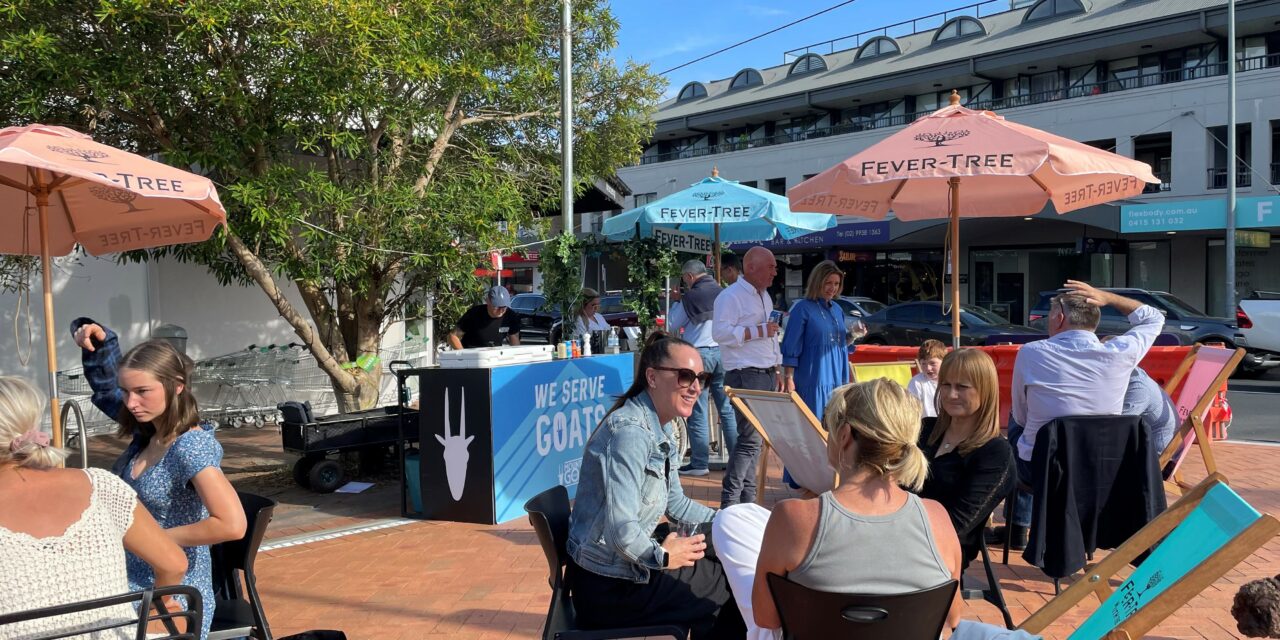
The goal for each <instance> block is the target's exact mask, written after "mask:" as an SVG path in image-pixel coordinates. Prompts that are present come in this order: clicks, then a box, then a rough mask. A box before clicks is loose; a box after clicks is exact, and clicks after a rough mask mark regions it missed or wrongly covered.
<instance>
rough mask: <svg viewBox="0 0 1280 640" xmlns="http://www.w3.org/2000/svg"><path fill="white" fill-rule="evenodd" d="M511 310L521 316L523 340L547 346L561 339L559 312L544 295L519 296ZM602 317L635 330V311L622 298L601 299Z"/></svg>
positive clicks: (525, 294)
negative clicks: (628, 307)
mask: <svg viewBox="0 0 1280 640" xmlns="http://www.w3.org/2000/svg"><path fill="white" fill-rule="evenodd" d="M511 311H513V312H515V313H518V314H520V341H521V342H525V343H528V344H546V343H549V342H554V341H556V340H559V339H560V336H561V333H562V332H561V326H560V310H559V309H557V308H555V305H551V304H548V303H547V297H546V296H544V295H542V294H541V293H518V294H516V295H515V296H513V297H512V298H511ZM600 315H602V316H604V320H605V322H608V323H609V324H610V325H611V326H614V327H634V326H636V324H637V320H636V312H634V311H631V310H630V309H627V308H626V307H625V306H623V304H622V296H621V295H605V296H600Z"/></svg>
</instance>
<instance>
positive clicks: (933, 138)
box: [916, 129, 969, 147]
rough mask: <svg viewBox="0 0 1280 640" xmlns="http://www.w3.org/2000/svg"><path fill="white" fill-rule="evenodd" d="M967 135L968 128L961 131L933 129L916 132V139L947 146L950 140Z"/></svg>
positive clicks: (936, 145)
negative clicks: (927, 131) (926, 131)
mask: <svg viewBox="0 0 1280 640" xmlns="http://www.w3.org/2000/svg"><path fill="white" fill-rule="evenodd" d="M967 135H969V131H968V130H967V129H961V130H959V131H932V132H929V133H918V134H916V140H919V141H920V142H932V143H933V146H935V147H945V146H947V143H948V142H951V141H952V140H957V139H959V138H963V137H965V136H967Z"/></svg>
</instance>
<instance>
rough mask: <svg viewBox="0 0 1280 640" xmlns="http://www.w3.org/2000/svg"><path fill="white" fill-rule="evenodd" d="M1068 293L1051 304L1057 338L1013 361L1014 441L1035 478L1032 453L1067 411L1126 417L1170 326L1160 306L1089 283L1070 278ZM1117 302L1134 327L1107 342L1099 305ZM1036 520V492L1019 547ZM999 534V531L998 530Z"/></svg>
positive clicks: (1021, 516) (1017, 533) (1023, 469)
mask: <svg viewBox="0 0 1280 640" xmlns="http://www.w3.org/2000/svg"><path fill="white" fill-rule="evenodd" d="M1066 288H1067V289H1068V291H1067V292H1066V293H1062V294H1060V295H1058V296H1055V297H1054V298H1053V299H1052V300H1051V301H1050V302H1049V317H1048V319H1047V324H1048V329H1049V336H1050V337H1049V339H1048V340H1040V341H1037V342H1032V343H1029V344H1026V345H1023V346H1022V347H1021V348H1020V349H1019V350H1018V359H1017V360H1016V361H1014V365H1013V388H1012V392H1011V393H1012V396H1013V398H1012V399H1013V411H1012V416H1011V424H1010V426H1009V441H1010V442H1011V443H1012V444H1013V446H1014V451H1015V453H1016V456H1015V457H1016V466H1017V468H1018V476H1019V478H1020V479H1021V480H1022V481H1023V482H1024V483H1027V484H1030V482H1031V452H1032V450H1033V449H1034V448H1035V444H1036V435H1037V434H1038V433H1039V431H1040V428H1041V427H1043V426H1044V425H1046V424H1048V423H1049V422H1052V421H1053V420H1054V418H1061V417H1065V416H1089V415H1121V413H1122V409H1123V407H1124V394H1125V391H1126V390H1127V389H1128V387H1129V375H1130V374H1131V373H1132V372H1133V370H1134V368H1135V367H1137V366H1138V363H1139V362H1141V361H1142V358H1143V357H1145V356H1146V355H1147V350H1149V349H1150V348H1151V345H1152V344H1153V343H1154V342H1155V340H1156V337H1157V336H1159V335H1160V330H1161V329H1162V328H1164V315H1163V314H1161V313H1160V311H1158V310H1157V309H1155V308H1153V307H1150V306H1147V305H1144V304H1142V303H1141V302H1138V301H1137V300H1132V299H1130V298H1126V297H1124V296H1121V295H1117V294H1115V293H1111V292H1109V291H1102V290H1100V289H1096V288H1094V287H1092V286H1090V285H1089V284H1087V283H1084V282H1078V281H1075V280H1068V281H1067V284H1066ZM1107 305H1110V306H1112V307H1115V308H1116V310H1117V311H1119V312H1120V313H1122V314H1124V315H1126V316H1128V317H1129V324H1130V325H1132V327H1131V328H1130V329H1129V331H1128V332H1126V333H1125V334H1124V335H1121V336H1117V337H1115V338H1113V339H1111V340H1109V341H1107V342H1105V343H1104V342H1101V341H1099V340H1098V336H1097V335H1095V334H1094V331H1095V330H1096V329H1097V328H1098V321H1099V320H1100V319H1101V313H1100V312H1099V307H1103V306H1107ZM1030 524H1031V496H1030V495H1029V494H1024V493H1019V494H1018V497H1017V501H1016V502H1015V505H1014V512H1013V526H1014V531H1013V533H1014V542H1015V545H1014V546H1018V544H1017V543H1019V542H1021V543H1022V545H1023V546H1025V542H1024V540H1025V538H1026V533H1027V531H1026V528H1027V527H1028V526H1029V525H1030ZM997 534H999V532H997Z"/></svg>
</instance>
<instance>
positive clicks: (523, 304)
mask: <svg viewBox="0 0 1280 640" xmlns="http://www.w3.org/2000/svg"><path fill="white" fill-rule="evenodd" d="M511 312H514V313H517V314H519V315H520V342H522V343H527V344H546V343H548V342H550V341H551V328H552V327H553V326H558V325H559V324H560V310H559V309H556V308H555V305H550V304H547V297H546V296H544V295H542V294H541V293H517V294H516V295H514V296H512V297H511Z"/></svg>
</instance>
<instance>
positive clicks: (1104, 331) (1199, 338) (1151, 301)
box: [1027, 288, 1237, 349]
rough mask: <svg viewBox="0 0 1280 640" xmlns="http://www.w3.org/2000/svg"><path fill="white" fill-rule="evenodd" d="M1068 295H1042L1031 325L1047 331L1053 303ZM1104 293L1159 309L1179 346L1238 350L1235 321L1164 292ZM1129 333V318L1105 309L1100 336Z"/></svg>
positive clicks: (1108, 307)
mask: <svg viewBox="0 0 1280 640" xmlns="http://www.w3.org/2000/svg"><path fill="white" fill-rule="evenodd" d="M1064 291H1066V290H1065V289H1062V290H1058V291H1041V292H1040V300H1038V301H1037V302H1036V304H1035V305H1034V306H1032V307H1031V313H1030V314H1029V315H1028V318H1029V320H1028V322H1027V324H1028V325H1030V326H1031V327H1033V328H1036V329H1039V330H1041V331H1047V330H1048V327H1047V323H1048V316H1049V300H1051V299H1052V298H1053V297H1054V296H1056V295H1058V294H1059V293H1062V292H1064ZM1104 291H1112V292H1115V293H1118V294H1120V295H1122V296H1124V297H1126V298H1133V299H1134V300H1137V301H1138V302H1141V303H1143V304H1147V305H1151V306H1153V307H1155V308H1156V309H1159V310H1160V312H1161V313H1163V314H1164V317H1165V321H1164V329H1163V333H1167V334H1170V335H1172V336H1174V337H1176V338H1177V339H1178V344H1183V345H1188V344H1196V343H1198V342H1221V343H1223V344H1225V345H1227V347H1229V348H1231V349H1234V348H1235V342H1236V341H1235V336H1236V332H1237V330H1236V321H1235V320H1233V319H1231V318H1216V317H1213V316H1207V315H1205V314H1204V313H1203V312H1201V311H1200V310H1199V309H1196V308H1195V307H1193V306H1191V305H1190V304H1187V303H1186V302H1184V301H1182V300H1181V299H1179V298H1178V297H1177V296H1175V295H1173V294H1171V293H1167V292H1164V291H1148V290H1146V289H1128V288H1104ZM1128 330H1129V319H1128V318H1127V317H1125V316H1123V315H1121V314H1120V312H1119V311H1116V309H1115V308H1114V307H1110V306H1107V307H1103V308H1102V322H1100V323H1099V324H1098V335H1100V336H1107V335H1118V334H1121V333H1124V332H1126V331H1128Z"/></svg>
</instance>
